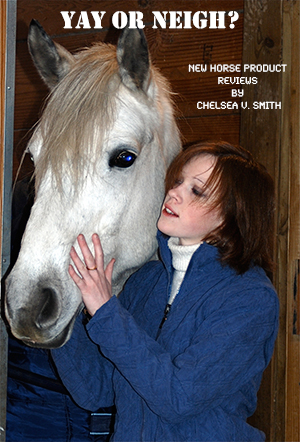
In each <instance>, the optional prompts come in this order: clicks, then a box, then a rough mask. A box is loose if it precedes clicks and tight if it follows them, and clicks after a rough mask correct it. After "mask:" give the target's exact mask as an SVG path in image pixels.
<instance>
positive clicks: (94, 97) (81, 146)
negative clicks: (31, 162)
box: [36, 43, 121, 186]
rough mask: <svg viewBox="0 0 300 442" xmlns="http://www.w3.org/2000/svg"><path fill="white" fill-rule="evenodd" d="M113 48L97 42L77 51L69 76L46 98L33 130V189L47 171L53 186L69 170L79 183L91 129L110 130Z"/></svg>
mask: <svg viewBox="0 0 300 442" xmlns="http://www.w3.org/2000/svg"><path fill="white" fill-rule="evenodd" d="M117 73H118V63H117V59H116V50H115V47H114V46H111V45H106V44H103V43H101V44H100V43H99V44H95V45H94V46H92V47H91V48H88V49H84V50H82V51H80V52H78V53H77V54H76V56H75V63H74V65H73V66H72V68H71V70H70V72H69V73H68V74H67V75H66V76H65V77H64V78H63V79H62V80H61V82H60V83H59V84H58V85H57V87H56V88H55V89H54V90H53V91H52V92H51V93H50V95H49V97H48V100H47V104H46V107H45V109H44V112H43V114H42V117H41V119H40V122H39V125H38V126H37V129H36V134H38V136H39V137H41V142H42V150H41V153H40V156H39V158H38V161H37V164H36V185H37V186H39V184H40V182H41V178H42V177H43V176H44V175H45V173H46V171H47V170H49V169H51V171H52V174H53V176H54V178H55V181H56V184H58V185H61V180H62V176H63V174H65V173H66V172H68V171H69V172H70V171H71V169H72V180H73V181H74V184H75V185H76V183H78V182H79V180H80V177H81V174H82V170H83V167H84V165H86V163H87V162H88V161H89V158H90V154H91V151H90V150H91V148H92V146H93V145H94V135H95V127H97V128H98V135H99V130H101V128H103V131H105V130H107V128H108V127H109V126H110V124H111V122H112V118H113V114H114V103H115V100H114V98H115V96H116V93H117V91H118V88H119V85H120V82H121V80H120V77H119V76H118V75H117Z"/></svg>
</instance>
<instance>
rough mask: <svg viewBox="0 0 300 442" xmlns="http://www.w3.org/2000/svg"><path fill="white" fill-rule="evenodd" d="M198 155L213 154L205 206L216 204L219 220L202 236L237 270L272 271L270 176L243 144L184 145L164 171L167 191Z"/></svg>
mask: <svg viewBox="0 0 300 442" xmlns="http://www.w3.org/2000/svg"><path fill="white" fill-rule="evenodd" d="M200 155H212V156H214V157H215V163H214V166H213V169H212V172H211V175H210V177H209V179H208V181H207V183H206V187H207V188H209V189H211V191H212V192H211V195H212V196H213V197H212V202H211V206H210V207H211V208H210V209H209V210H212V209H215V208H218V210H219V211H220V216H221V219H222V220H223V221H222V223H221V224H220V226H219V227H217V228H216V229H215V230H213V231H212V232H211V233H209V234H208V235H207V236H206V237H205V238H203V240H204V241H205V242H207V243H209V244H212V245H214V246H216V247H217V248H218V250H219V254H220V260H221V262H222V263H223V264H227V265H229V266H230V267H232V268H234V269H235V270H236V271H237V273H238V274H242V273H244V272H246V271H247V270H248V269H249V268H250V267H251V266H252V265H259V266H261V267H262V268H263V269H264V270H265V271H266V272H267V273H268V274H269V275H270V274H271V273H272V271H273V241H274V212H275V194H274V183H273V179H272V178H271V176H270V175H269V173H268V172H267V170H266V168H265V167H264V166H263V165H262V164H260V163H258V162H257V161H255V160H254V159H253V157H252V155H251V153H250V152H248V151H247V150H245V149H244V148H242V147H240V146H233V145H231V144H229V143H226V142H223V141H221V142H201V143H198V144H194V145H192V146H189V147H187V148H186V149H184V150H183V151H182V152H180V153H179V155H178V156H177V157H176V158H175V159H174V160H173V162H172V163H171V165H170V166H169V169H168V171H167V174H166V181H165V184H166V193H167V192H168V191H169V190H170V189H172V188H174V187H176V185H177V184H176V183H177V182H178V180H179V179H180V175H181V173H182V169H183V167H184V166H185V165H186V164H187V163H189V162H190V161H191V160H193V159H195V158H197V157H199V156H200ZM199 201H201V200H199Z"/></svg>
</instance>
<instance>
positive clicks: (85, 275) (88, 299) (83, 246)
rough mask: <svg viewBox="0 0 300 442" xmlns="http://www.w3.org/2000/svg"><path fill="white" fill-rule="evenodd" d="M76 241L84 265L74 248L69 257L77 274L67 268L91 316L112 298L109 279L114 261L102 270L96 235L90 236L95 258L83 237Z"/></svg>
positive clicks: (98, 239) (99, 244) (98, 240)
mask: <svg viewBox="0 0 300 442" xmlns="http://www.w3.org/2000/svg"><path fill="white" fill-rule="evenodd" d="M77 241H78V245H79V247H80V250H81V252H82V255H83V259H84V263H83V262H82V260H81V259H80V258H79V256H78V254H77V252H76V250H75V249H74V247H72V249H71V252H70V256H71V258H72V261H73V263H74V266H75V267H76V269H77V271H78V273H79V274H78V273H77V272H76V271H75V269H74V267H73V266H72V265H71V264H70V266H69V274H70V276H71V278H72V279H73V281H74V282H75V284H76V285H77V287H78V288H79V290H80V291H81V294H82V299H83V302H84V304H85V306H86V309H87V311H88V312H89V314H90V315H91V316H93V315H94V314H95V313H96V311H97V310H98V309H99V308H100V307H102V305H103V304H105V303H106V302H107V301H108V300H109V299H110V298H111V296H112V288H111V279H112V272H113V267H114V263H115V259H112V260H111V261H110V262H109V263H108V265H107V267H106V269H104V257H103V250H102V246H101V242H100V238H99V236H98V235H97V234H96V233H94V234H93V236H92V241H93V244H94V251H95V257H94V256H93V254H92V253H91V251H90V249H89V247H88V245H87V243H86V240H85V237H84V236H83V235H79V236H78V237H77Z"/></svg>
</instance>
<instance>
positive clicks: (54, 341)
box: [5, 277, 82, 348]
mask: <svg viewBox="0 0 300 442" xmlns="http://www.w3.org/2000/svg"><path fill="white" fill-rule="evenodd" d="M56 280H57V281H59V280H58V279H56ZM52 281H53V280H52ZM15 287H17V284H16V281H15V280H14V278H13V277H9V278H8V281H7V295H6V299H5V301H6V302H5V310H6V317H7V320H8V322H9V325H10V327H11V331H12V333H13V335H14V336H15V337H16V338H17V339H20V340H22V341H23V342H24V343H25V344H27V345H29V346H31V347H40V348H58V347H61V346H62V345H63V344H64V343H65V342H66V341H67V340H68V339H69V337H70V335H71V332H72V329H73V325H74V322H75V319H76V316H77V315H78V313H79V311H80V310H81V308H82V305H81V302H77V303H76V304H75V305H72V306H71V305H67V306H66V305H65V304H64V301H63V300H64V297H63V296H62V294H61V293H62V292H63V291H64V290H63V288H62V287H60V284H57V286H56V287H54V285H53V284H50V283H49V280H48V281H47V280H40V281H39V282H38V283H37V284H32V285H31V288H30V290H28V289H27V290H26V294H27V296H22V303H21V304H20V303H18V302H15V299H16V297H15V295H16V290H15ZM22 291H23V294H24V287H23V289H22ZM66 312H67V314H66ZM72 312H73V313H72Z"/></svg>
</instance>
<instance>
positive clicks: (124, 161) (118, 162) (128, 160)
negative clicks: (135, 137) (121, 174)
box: [109, 150, 136, 169]
mask: <svg viewBox="0 0 300 442" xmlns="http://www.w3.org/2000/svg"><path fill="white" fill-rule="evenodd" d="M135 160H136V154H135V153H133V152H130V151H129V150H122V151H121V152H117V153H116V154H115V155H112V156H111V157H110V160H109V166H110V167H120V168H122V169H126V168H127V167H130V166H132V165H133V163H134V162H135Z"/></svg>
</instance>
